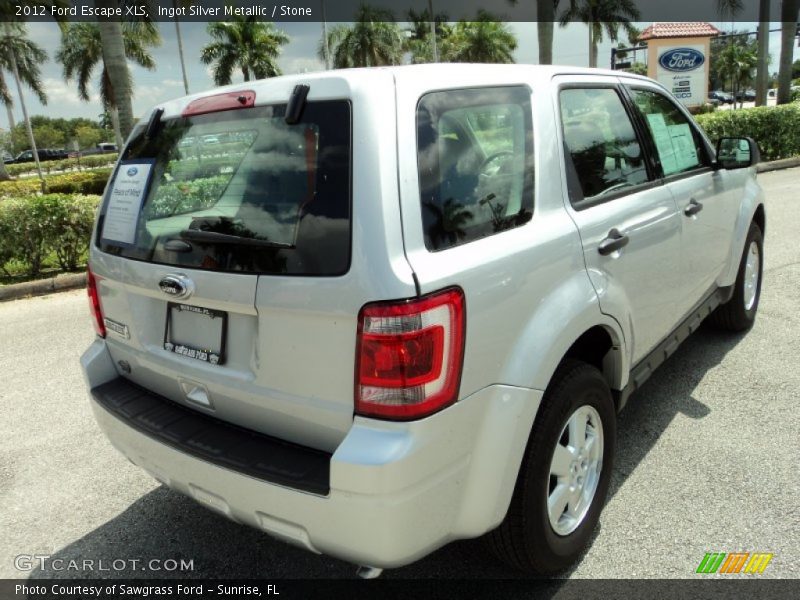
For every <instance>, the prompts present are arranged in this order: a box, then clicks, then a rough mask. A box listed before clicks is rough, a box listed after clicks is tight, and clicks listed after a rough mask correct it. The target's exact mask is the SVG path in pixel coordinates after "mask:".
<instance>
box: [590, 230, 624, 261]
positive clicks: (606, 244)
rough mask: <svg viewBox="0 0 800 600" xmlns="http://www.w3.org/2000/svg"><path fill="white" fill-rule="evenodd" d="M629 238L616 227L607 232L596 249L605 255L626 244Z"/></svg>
mask: <svg viewBox="0 0 800 600" xmlns="http://www.w3.org/2000/svg"><path fill="white" fill-rule="evenodd" d="M629 241H630V238H628V236H627V235H625V234H623V233H620V231H619V229H617V228H616V227H615V228H614V229H612V230H611V231H609V232H608V237H606V239H604V240H603V241H602V242H600V245H599V246H598V247H597V251H598V252H599V253H600V254H602V255H603V256H607V255H609V254H611V253H612V252H615V251H616V250H619V249H620V248H623V247H625V246H627V245H628V242H629Z"/></svg>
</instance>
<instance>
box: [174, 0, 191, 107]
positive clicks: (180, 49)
mask: <svg viewBox="0 0 800 600" xmlns="http://www.w3.org/2000/svg"><path fill="white" fill-rule="evenodd" d="M177 5H178V0H172V6H173V7H175V8H176V10H177ZM175 37H176V38H177V39H178V58H179V59H180V61H181V73H183V90H184V91H185V92H186V95H187V96H188V95H189V78H188V77H186V61H184V59H183V37H181V26H180V23H178V17H175Z"/></svg>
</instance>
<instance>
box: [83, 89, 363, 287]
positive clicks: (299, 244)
mask: <svg viewBox="0 0 800 600" xmlns="http://www.w3.org/2000/svg"><path fill="white" fill-rule="evenodd" d="M285 108H286V106H285V105H276V106H265V107H256V108H248V109H240V110H231V111H225V112H218V113H211V114H204V115H198V116H192V117H180V118H175V119H169V120H165V121H164V122H162V123H161V126H160V128H159V129H158V130H157V132H156V133H155V134H153V135H151V137H150V138H147V137H146V134H145V132H146V130H147V124H146V123H141V124H140V125H139V126H137V129H136V130H135V131H134V134H133V136H132V138H131V141H130V143H129V144H128V146H127V147H126V149H125V151H124V153H123V155H122V156H121V158H120V163H119V165H118V167H117V171H116V173H115V177H114V180H113V181H112V182H111V183H110V184H109V186H108V190H107V195H106V199H105V201H104V204H103V208H102V211H101V216H100V219H99V221H98V235H97V243H98V245H99V246H100V248H101V249H102V250H103V251H105V252H109V253H112V254H117V255H119V256H124V257H126V258H132V259H136V260H144V261H149V262H154V263H159V264H168V265H176V266H185V267H193V268H200V269H210V270H221V271H242V272H250V273H274V274H288V275H340V274H343V273H345V272H346V271H347V269H348V266H349V262H350V177H351V173H350V171H351V169H350V162H351V161H350V146H351V144H350V104H349V103H348V102H347V101H343V100H340V101H327V102H309V103H308V104H307V105H306V107H305V109H304V111H303V117H302V119H301V120H300V121H299V122H298V123H297V124H293V125H287V124H286V123H285V121H284V118H283V117H284V113H285Z"/></svg>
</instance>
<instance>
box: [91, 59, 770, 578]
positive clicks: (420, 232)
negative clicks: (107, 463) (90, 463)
mask: <svg viewBox="0 0 800 600" xmlns="http://www.w3.org/2000/svg"><path fill="white" fill-rule="evenodd" d="M757 161H758V149H757V147H756V145H755V144H754V143H753V142H752V140H749V139H747V138H742V139H734V138H726V139H722V140H720V141H719V143H718V147H717V148H714V147H712V145H711V143H710V142H709V140H708V139H707V138H706V136H705V135H704V134H703V132H702V131H701V130H700V129H699V128H698V127H697V125H696V124H695V123H694V121H693V120H692V118H691V116H690V115H689V114H688V113H687V111H686V110H685V109H684V108H683V107H682V106H681V105H679V104H678V103H677V102H676V101H675V99H674V98H673V97H671V96H670V94H669V93H667V92H666V91H665V90H664V89H663V88H662V87H661V86H660V85H658V84H657V83H655V82H653V81H651V80H649V79H646V78H643V77H637V76H633V75H627V74H622V73H617V72H605V71H598V70H585V69H574V68H555V67H532V66H522V65H517V66H498V65H491V66H488V65H428V66H413V67H399V68H380V69H364V70H343V71H330V72H326V73H319V74H303V75H297V76H291V77H280V78H275V79H270V80H267V81H257V82H250V83H246V84H244V85H239V86H232V87H227V88H223V89H221V90H215V91H213V92H210V93H207V94H199V95H195V96H189V97H187V98H182V99H178V100H174V101H171V102H167V103H165V104H163V105H160V106H158V107H156V108H155V109H154V110H153V111H152V113H151V114H150V115H146V116H145V118H144V119H142V121H141V122H140V123H139V124H138V125H137V126H136V128H135V129H134V131H133V132H132V134H131V136H130V139H129V140H128V141H127V144H126V145H125V148H124V150H123V152H122V154H121V156H120V159H119V163H118V164H117V166H116V169H115V171H114V175H113V177H112V178H111V180H110V182H109V184H108V187H107V190H106V193H105V198H104V201H103V204H102V206H101V209H100V211H99V214H98V219H97V226H96V230H95V233H94V237H93V241H92V244H91V254H90V269H91V270H90V274H89V296H90V300H91V307H92V311H93V314H94V320H95V325H96V328H97V339H96V340H95V341H94V343H93V344H92V345H91V347H90V348H89V349H88V350H87V351H86V353H85V354H84V355H83V357H82V361H81V362H82V365H83V369H84V372H85V376H86V381H87V383H88V387H89V389H90V390H91V397H92V407H93V410H94V413H95V415H96V417H97V421H98V422H99V424H100V427H101V428H102V429H103V431H104V432H105V433H106V434H107V436H108V438H109V439H110V440H111V442H112V443H113V444H114V445H115V446H116V447H117V448H118V449H119V450H120V451H121V452H122V453H123V454H124V455H125V456H127V457H128V458H129V459H130V460H131V461H132V462H134V463H135V464H137V465H139V466H140V467H142V468H143V469H145V470H146V471H147V472H149V473H150V474H152V475H153V476H154V477H155V478H156V479H158V480H159V481H161V482H163V483H164V484H166V485H168V486H170V487H172V488H174V489H175V490H178V491H180V492H182V493H184V494H187V495H189V496H191V497H192V498H194V499H195V500H197V501H198V502H199V503H201V504H203V505H205V506H207V507H209V508H211V509H213V510H215V511H218V512H219V513H222V514H223V515H226V516H227V517H229V518H230V519H233V520H236V521H238V522H241V523H247V524H249V525H251V526H253V527H256V528H259V529H261V530H263V531H265V532H267V533H269V534H271V535H274V536H277V537H279V538H281V539H283V540H286V541H289V542H291V543H294V544H298V545H300V546H303V547H305V548H307V549H308V550H311V551H312V552H318V553H326V554H329V555H332V556H337V557H341V558H344V559H346V560H349V561H352V562H354V563H356V564H359V565H365V566H369V567H372V568H373V569H372V570H371V571H368V572H365V573H366V574H375V573H377V572H378V571H377V569H380V568H386V567H397V566H400V565H404V564H407V563H410V562H412V561H414V560H417V559H419V558H421V557H423V556H425V555H426V554H428V553H430V552H431V551H433V550H434V549H436V548H438V547H440V546H442V545H444V544H446V543H447V542H449V541H451V540H455V539H459V538H469V537H476V536H481V535H483V534H488V535H487V539H488V541H489V542H490V545H491V546H492V547H493V548H494V549H495V551H496V552H497V553H498V554H499V555H500V556H501V557H504V558H505V559H506V560H507V561H508V562H510V563H511V564H512V565H515V566H516V567H519V568H521V569H524V570H527V571H533V572H539V573H553V572H557V571H559V570H562V569H564V568H565V567H566V566H568V565H569V564H570V563H571V562H573V561H574V560H575V559H576V557H577V556H578V555H579V553H580V552H581V550H582V548H583V547H584V546H585V544H586V542H587V540H588V539H589V537H590V535H591V533H592V530H593V529H594V528H595V526H596V524H597V522H598V518H599V515H600V511H601V509H602V507H603V503H604V501H605V497H606V492H607V489H608V484H609V477H610V474H611V471H612V466H613V457H614V442H615V437H616V425H615V415H616V414H617V411H619V410H620V409H621V408H622V407H623V405H624V404H625V402H626V400H627V398H628V396H629V395H630V393H631V392H633V391H634V390H636V389H637V388H639V387H640V386H641V384H642V383H643V381H644V380H645V379H647V377H648V375H649V374H650V373H651V372H652V371H653V370H654V369H655V368H656V367H657V366H658V365H659V364H660V363H661V362H662V361H663V360H664V359H665V358H666V357H668V356H669V355H670V354H672V353H673V352H674V351H675V349H676V348H677V347H678V345H679V344H680V342H682V341H683V339H684V338H685V337H686V336H688V335H689V334H690V333H691V332H692V331H694V330H695V329H696V328H697V326H698V325H699V324H700V322H701V321H702V320H703V319H705V318H706V317H707V316H710V317H711V318H712V319H713V321H714V322H715V323H716V324H718V325H719V326H722V327H724V328H726V329H729V330H734V331H742V330H746V329H748V328H749V327H750V326H751V325H752V323H753V320H754V318H755V314H756V310H757V308H758V300H759V292H760V285H761V273H762V257H763V245H762V242H763V236H764V228H765V213H764V199H763V194H762V192H761V189H760V187H759V186H758V184H757V183H756V180H755V169H754V168H753V165H754V164H755V163H756V162H757Z"/></svg>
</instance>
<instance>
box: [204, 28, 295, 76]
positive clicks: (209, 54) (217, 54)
mask: <svg viewBox="0 0 800 600" xmlns="http://www.w3.org/2000/svg"><path fill="white" fill-rule="evenodd" d="M208 33H209V35H210V36H211V37H212V39H213V41H212V42H209V43H208V44H206V46H205V47H204V48H203V50H202V51H201V52H200V60H201V61H202V62H203V64H206V65H210V64H213V65H214V82H215V83H216V84H217V85H227V84H229V83H231V80H232V78H233V72H234V70H235V69H239V70H240V71H241V72H242V76H243V77H244V80H245V81H250V79H251V78H252V79H265V78H267V77H275V76H277V75H280V74H281V70H280V68H279V67H278V63H277V59H278V56H279V55H280V53H281V46H283V45H284V44H287V43H288V42H289V36H288V35H286V34H285V33H284V32H283V31H281V30H280V29H276V28H275V26H274V25H272V23H266V22H263V21H259V20H257V19H256V18H255V17H238V18H236V19H235V20H233V21H221V22H217V23H209V24H208Z"/></svg>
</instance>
